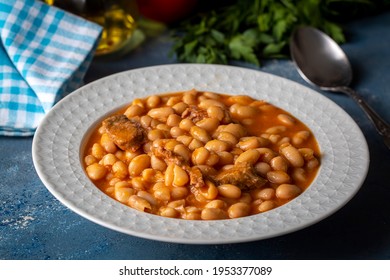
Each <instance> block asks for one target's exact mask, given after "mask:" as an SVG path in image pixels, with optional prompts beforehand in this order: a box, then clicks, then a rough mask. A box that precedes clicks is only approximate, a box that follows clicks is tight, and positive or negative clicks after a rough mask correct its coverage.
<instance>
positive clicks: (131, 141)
mask: <svg viewBox="0 0 390 280" xmlns="http://www.w3.org/2000/svg"><path fill="white" fill-rule="evenodd" d="M103 128H104V129H105V131H106V133H107V134H108V136H109V137H110V138H111V140H112V141H113V142H114V143H115V144H116V145H117V146H118V147H119V148H120V149H122V150H131V151H133V152H135V151H136V150H138V149H139V148H140V147H141V146H142V145H143V144H144V143H145V140H146V131H145V129H144V128H143V127H142V125H141V124H140V123H139V122H137V121H136V120H133V119H128V118H127V117H126V116H125V115H116V116H112V117H108V118H107V119H105V120H104V121H103Z"/></svg>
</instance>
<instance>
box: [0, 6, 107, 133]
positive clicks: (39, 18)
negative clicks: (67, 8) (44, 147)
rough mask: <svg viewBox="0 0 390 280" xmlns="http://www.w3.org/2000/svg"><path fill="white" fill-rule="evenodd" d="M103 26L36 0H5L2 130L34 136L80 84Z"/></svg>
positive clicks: (0, 38)
mask: <svg viewBox="0 0 390 280" xmlns="http://www.w3.org/2000/svg"><path fill="white" fill-rule="evenodd" d="M100 33H101V27H100V26H99V25H96V24H94V23H91V22H89V21H86V20H84V19H82V18H80V17H77V16H75V15H72V14H70V13H67V12H64V11H63V10H60V9H58V8H55V7H52V6H49V5H46V4H45V3H43V2H40V1H34V0H0V135H7V136H28V135H33V134H34V131H35V129H36V128H37V126H38V125H39V122H40V121H41V120H42V118H43V117H44V115H45V114H46V113H47V112H48V111H49V110H50V109H51V108H52V106H53V105H54V104H55V102H57V101H58V100H59V99H60V98H61V97H63V96H64V95H65V94H67V93H69V92H71V91H73V90H75V89H76V88H78V87H79V86H80V85H81V84H82V81H83V77H84V74H85V72H86V70H87V68H88V67H89V64H90V62H91V60H92V57H93V54H94V51H95V48H96V46H97V42H98V39H99V38H100Z"/></svg>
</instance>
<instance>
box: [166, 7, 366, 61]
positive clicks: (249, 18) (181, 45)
mask: <svg viewBox="0 0 390 280" xmlns="http://www.w3.org/2000/svg"><path fill="white" fill-rule="evenodd" d="M338 3H342V4H344V9H350V8H351V7H356V5H358V4H359V5H372V1H368V0H237V1H235V2H234V3H233V4H230V5H228V6H224V7H221V8H220V9H217V10H212V11H210V12H207V13H203V14H199V15H198V16H197V17H196V18H194V19H191V20H188V21H186V22H184V24H183V25H182V26H181V27H180V28H178V29H177V30H176V31H175V34H174V36H173V38H174V45H173V48H172V51H173V53H175V54H176V56H177V58H178V60H179V61H181V62H192V63H216V64H227V63H228V61H229V60H243V61H246V62H249V63H253V64H254V65H257V66H258V65H260V59H261V58H281V57H286V56H287V54H288V42H289V38H290V36H291V34H292V32H293V30H294V28H296V27H297V26H300V25H309V26H313V27H317V28H319V29H321V30H323V31H324V32H325V33H327V34H329V35H330V36H331V37H332V38H333V39H334V40H335V41H336V42H338V43H343V42H345V36H344V33H343V30H342V28H341V26H340V25H339V24H337V23H336V22H335V21H333V18H335V16H337V13H338V12H339V11H337V10H336V9H335V8H334V7H336V6H337V5H335V4H338ZM350 11H351V10H350Z"/></svg>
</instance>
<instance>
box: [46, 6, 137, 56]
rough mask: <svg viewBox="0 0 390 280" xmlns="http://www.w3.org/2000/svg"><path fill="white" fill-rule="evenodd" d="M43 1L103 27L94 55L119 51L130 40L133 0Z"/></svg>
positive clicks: (135, 8)
mask: <svg viewBox="0 0 390 280" xmlns="http://www.w3.org/2000/svg"><path fill="white" fill-rule="evenodd" d="M44 2H46V3H47V4H49V5H54V6H56V7H59V8H61V9H63V10H65V11H68V12H71V13H73V14H76V15H78V16H81V17H83V18H85V19H87V20H90V21H93V22H95V23H97V24H99V25H101V26H102V27H103V32H102V36H101V40H100V42H99V45H98V47H97V49H96V55H104V54H111V53H115V52H117V51H120V50H121V49H123V48H124V47H125V46H126V45H127V44H128V43H129V42H130V40H131V37H132V35H133V33H134V31H135V29H136V18H137V16H138V11H137V5H136V1H135V0H44Z"/></svg>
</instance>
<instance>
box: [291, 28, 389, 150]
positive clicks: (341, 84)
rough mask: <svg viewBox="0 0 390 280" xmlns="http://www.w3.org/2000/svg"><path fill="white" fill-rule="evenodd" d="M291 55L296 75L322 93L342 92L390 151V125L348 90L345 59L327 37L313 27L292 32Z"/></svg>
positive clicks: (348, 68)
mask: <svg viewBox="0 0 390 280" xmlns="http://www.w3.org/2000/svg"><path fill="white" fill-rule="evenodd" d="M290 52H291V57H292V59H293V61H294V62H295V64H296V66H297V68H298V72H299V74H300V75H301V76H302V77H303V78H304V79H305V80H306V81H307V82H308V83H310V84H313V85H315V86H318V87H319V88H320V89H322V90H326V91H332V92H342V93H345V94H347V95H348V96H349V97H352V99H353V100H355V101H356V102H357V103H358V104H359V106H360V107H361V108H362V109H363V111H364V112H365V113H366V114H367V116H368V118H369V119H370V120H371V121H372V122H373V124H374V126H375V128H376V130H377V131H378V133H379V134H380V135H382V137H383V139H384V142H385V144H386V146H387V147H388V148H389V149H390V126H389V124H387V123H386V122H385V121H384V120H383V119H382V118H381V117H380V116H379V115H378V113H376V112H375V111H374V110H373V109H372V108H371V107H370V106H369V105H368V104H367V103H366V101H364V100H363V99H362V98H361V97H360V96H359V94H358V93H357V92H356V91H354V90H353V89H351V88H350V87H349V84H350V83H351V81H352V68H351V65H350V63H349V61H348V58H347V56H346V55H345V53H344V52H343V50H342V49H341V48H340V47H339V46H338V44H337V43H336V42H335V41H333V40H332V39H331V38H330V37H329V36H328V35H326V34H325V33H323V32H321V31H319V30H318V29H315V28H312V27H300V28H298V29H296V30H295V32H294V33H293V35H292V37H291V41H290Z"/></svg>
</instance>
